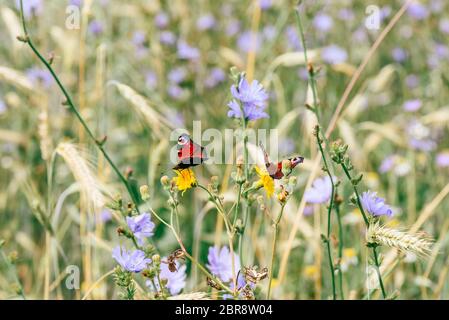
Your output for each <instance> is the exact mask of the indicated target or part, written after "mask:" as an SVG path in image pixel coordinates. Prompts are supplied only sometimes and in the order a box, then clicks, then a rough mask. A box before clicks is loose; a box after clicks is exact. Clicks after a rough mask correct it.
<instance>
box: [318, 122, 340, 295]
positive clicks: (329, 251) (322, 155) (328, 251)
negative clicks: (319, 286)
mask: <svg viewBox="0 0 449 320" xmlns="http://www.w3.org/2000/svg"><path fill="white" fill-rule="evenodd" d="M316 139H317V143H318V148H319V150H320V153H321V158H322V159H323V163H324V168H325V171H326V173H327V175H328V176H329V179H330V182H331V185H332V189H331V198H330V202H329V206H328V209H327V237H326V247H327V256H328V259H329V271H330V273H331V279H332V298H333V300H336V299H337V291H336V287H335V269H334V262H333V259H332V251H331V244H330V234H331V222H332V221H331V213H332V208H333V206H334V199H335V185H334V179H333V177H332V174H331V173H330V171H329V167H328V165H327V160H326V156H325V155H324V150H323V146H322V145H321V138H320V130H319V126H317V127H316Z"/></svg>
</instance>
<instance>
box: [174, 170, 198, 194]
mask: <svg viewBox="0 0 449 320" xmlns="http://www.w3.org/2000/svg"><path fill="white" fill-rule="evenodd" d="M175 172H176V175H177V176H176V177H174V178H173V179H174V181H175V184H176V187H177V188H178V190H179V191H182V194H184V192H185V191H186V190H188V189H190V188H192V187H193V186H194V185H195V184H196V178H195V174H194V173H193V171H192V169H190V168H188V169H181V170H175Z"/></svg>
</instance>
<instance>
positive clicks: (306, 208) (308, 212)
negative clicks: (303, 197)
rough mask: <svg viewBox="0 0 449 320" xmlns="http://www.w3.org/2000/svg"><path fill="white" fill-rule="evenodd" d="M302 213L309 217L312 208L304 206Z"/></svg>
mask: <svg viewBox="0 0 449 320" xmlns="http://www.w3.org/2000/svg"><path fill="white" fill-rule="evenodd" d="M303 213H304V215H305V216H306V217H308V216H311V215H312V214H313V206H305V207H304V212H303Z"/></svg>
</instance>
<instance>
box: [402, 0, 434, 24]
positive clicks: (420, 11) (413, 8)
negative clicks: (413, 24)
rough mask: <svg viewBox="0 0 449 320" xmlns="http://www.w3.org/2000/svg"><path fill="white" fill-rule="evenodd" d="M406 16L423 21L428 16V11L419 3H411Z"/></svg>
mask: <svg viewBox="0 0 449 320" xmlns="http://www.w3.org/2000/svg"><path fill="white" fill-rule="evenodd" d="M407 13H408V15H409V16H410V17H411V18H412V19H414V20H424V19H426V18H427V17H428V16H429V10H428V9H427V7H426V6H424V5H423V4H421V3H419V2H412V3H411V4H410V6H409V7H408V8H407Z"/></svg>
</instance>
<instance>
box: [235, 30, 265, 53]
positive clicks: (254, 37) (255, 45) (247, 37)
mask: <svg viewBox="0 0 449 320" xmlns="http://www.w3.org/2000/svg"><path fill="white" fill-rule="evenodd" d="M261 45H262V41H261V39H260V36H259V34H258V33H254V32H252V31H249V30H248V31H245V32H243V33H242V34H241V35H240V36H239V38H238V39H237V46H238V47H239V49H240V50H241V51H243V52H250V51H254V52H257V51H259V49H260V46H261Z"/></svg>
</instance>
